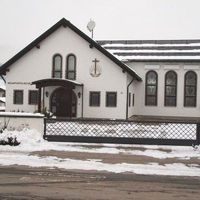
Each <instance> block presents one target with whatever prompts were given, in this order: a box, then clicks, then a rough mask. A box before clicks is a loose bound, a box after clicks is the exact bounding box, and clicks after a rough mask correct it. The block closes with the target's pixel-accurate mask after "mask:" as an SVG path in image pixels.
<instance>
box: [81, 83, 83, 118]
mask: <svg viewBox="0 0 200 200" xmlns="http://www.w3.org/2000/svg"><path fill="white" fill-rule="evenodd" d="M81 96H82V103H81V104H82V109H81V118H83V85H82V95H81Z"/></svg>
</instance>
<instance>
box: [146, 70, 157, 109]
mask: <svg viewBox="0 0 200 200" xmlns="http://www.w3.org/2000/svg"><path fill="white" fill-rule="evenodd" d="M157 89H158V75H157V73H156V72H155V71H148V72H147V73H146V88H145V94H146V95H145V105H147V106H156V105H157Z"/></svg>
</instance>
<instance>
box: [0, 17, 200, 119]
mask: <svg viewBox="0 0 200 200" xmlns="http://www.w3.org/2000/svg"><path fill="white" fill-rule="evenodd" d="M61 21H62V20H61ZM65 21H66V20H64V22H65ZM66 23H68V22H66ZM72 26H73V25H72ZM77 30H78V29H77V28H76V27H75V28H73V27H71V28H70V27H68V26H67V25H66V24H65V23H64V24H63V25H62V24H61V26H59V27H58V28H56V29H55V30H54V31H52V32H51V33H50V34H48V35H47V36H45V37H44V38H43V39H40V40H39V39H37V40H36V42H33V43H35V44H34V45H33V46H31V47H30V48H29V46H27V47H26V48H27V49H28V50H27V49H26V48H25V50H24V51H26V53H23V50H22V52H21V53H22V54H23V55H22V56H21V57H20V56H18V55H17V56H16V57H19V58H17V59H16V58H15V57H14V58H12V59H13V60H14V61H13V60H12V59H11V60H10V63H11V64H10V63H9V61H8V62H7V63H5V64H4V65H3V66H2V68H3V69H4V68H5V69H4V71H3V70H1V69H0V72H1V71H2V72H3V73H5V72H6V111H15V112H17V111H23V112H37V111H38V109H39V106H38V105H37V104H35V105H30V104H29V90H37V89H38V87H39V86H38V85H37V88H36V85H34V84H32V82H35V81H40V80H47V79H52V70H53V57H54V55H56V54H59V55H61V56H62V78H61V79H62V80H66V77H65V73H66V66H67V63H66V62H67V56H68V55H70V54H74V55H75V57H76V79H75V80H74V81H76V83H77V84H75V83H74V85H73V92H74V94H75V97H76V116H74V117H78V118H79V117H85V118H109V119H126V118H129V117H131V116H134V115H136V116H165V117H199V116H200V91H199V84H200V78H199V77H200V60H199V61H198V60H197V59H198V58H199V59H200V55H199V57H198V56H196V54H194V55H195V57H191V56H192V55H193V54H192V53H191V52H189V53H188V52H187V51H188V50H187V48H189V50H190V49H191V46H192V45H191V46H190V47H184V48H185V49H186V50H185V51H186V52H184V55H185V54H188V55H191V56H190V57H188V59H189V60H191V62H190V61H189V60H186V61H187V62H184V61H183V60H182V58H181V57H180V55H181V53H180V52H179V51H180V48H181V46H183V44H181V45H180V46H178V44H175V45H172V44H168V46H167V47H166V45H165V44H164V45H163V41H162V42H160V43H161V44H160V46H158V45H157V43H156V42H154V44H151V43H152V41H148V42H149V43H150V44H142V45H141V46H140V47H139V46H138V44H140V43H141V41H139V42H138V43H137V42H135V41H130V42H129V43H130V44H128V42H127V41H126V42H124V44H123V45H122V46H121V47H120V48H119V50H118V57H117V56H116V55H115V53H116V52H117V50H116V49H115V48H117V46H118V44H115V43H113V44H111V43H109V44H111V45H110V48H111V49H112V50H113V51H112V52H111V53H112V54H114V56H116V57H117V58H118V59H119V60H118V59H117V58H116V57H114V56H113V55H112V54H110V53H109V52H108V51H106V50H105V49H109V45H107V46H106V45H105V49H103V50H101V49H100V48H99V47H98V45H97V46H95V45H94V44H96V42H94V41H92V40H91V39H87V38H88V37H87V36H86V35H84V34H83V33H81V34H79V33H78V32H79V30H78V31H77ZM184 42H185V43H187V44H188V41H184ZM103 43H104V44H105V41H103ZM179 43H180V42H179ZM30 45H31V44H30ZM126 45H127V46H128V50H127V51H126V52H125V51H124V50H123V49H125V46H126ZM193 45H198V44H196V41H195V44H193ZM103 46H104V45H103ZM171 46H172V47H173V49H176V48H177V49H178V50H173V49H172V50H169V48H171ZM144 47H148V49H147V50H146V52H142V53H141V51H143V50H138V48H141V49H143V48H144ZM113 48H114V49H113ZM134 48H135V50H134ZM153 48H155V49H154V50H149V49H153ZM159 48H160V49H164V50H163V52H162V53H161V54H160V55H161V56H160V57H159V58H158V59H157V56H155V55H159V53H158V50H157V49H159ZM130 49H132V50H130ZM199 49H200V41H199ZM150 51H152V52H150ZM172 51H174V55H176V54H177V55H179V54H180V55H179V56H177V57H176V58H175V56H174V55H173V54H172ZM149 52H150V53H149ZM177 52H178V53H177ZM126 53H127V57H125V56H126V55H125V54H126ZM140 53H141V57H139V54H140ZM148 54H149V55H151V54H152V55H153V54H155V55H154V58H153V60H154V61H151V60H150V59H149V57H148V56H149V55H148ZM124 55H125V56H124ZM144 55H147V57H148V58H147V60H146V61H142V60H140V59H144V60H145V57H144ZM163 55H166V56H167V59H169V55H171V57H170V59H171V60H170V59H169V62H167V61H166V60H167V59H166V58H164V56H163ZM95 59H97V60H98V61H99V62H98V63H97V64H98V66H99V67H100V68H99V69H100V76H98V77H94V76H91V67H93V66H94V60H95ZM148 59H149V60H148ZM156 59H157V60H156ZM162 59H165V61H163V62H162ZM173 59H180V60H176V62H173ZM184 59H186V57H184ZM193 59H194V60H195V61H194V60H193ZM120 60H121V61H120ZM123 60H124V63H125V64H124V63H122V61H123ZM150 70H153V71H155V72H156V73H157V75H158V83H157V85H158V87H157V104H156V105H154V106H147V105H145V98H146V96H145V92H146V91H145V90H146V88H145V83H146V81H145V79H146V73H147V72H148V71H150ZM170 70H172V71H174V72H176V74H177V97H176V105H175V106H165V105H164V99H165V74H166V73H167V72H168V71H170ZM188 71H193V72H195V73H196V75H197V84H196V86H197V87H196V88H197V96H196V106H194V107H186V106H184V81H185V80H184V77H185V74H186V72H188ZM135 72H136V73H135ZM138 77H139V78H138ZM140 77H141V80H142V81H140ZM54 80H55V79H54ZM71 83H72V82H70V81H69V84H71ZM81 84H82V85H81ZM60 87H61V85H59V86H58V85H46V86H41V87H40V88H41V98H40V105H41V110H42V109H45V110H47V111H52V107H51V102H52V96H53V94H54V91H55V90H56V89H58V88H60ZM15 90H23V103H22V104H21V105H19V104H15V103H14V99H13V98H14V96H13V94H14V91H15ZM39 90H40V89H39ZM90 92H100V105H99V106H91V105H90ZM107 92H115V93H116V94H117V99H116V101H117V104H116V106H113V107H108V106H107V105H106V93H107ZM38 104H39V103H38Z"/></svg>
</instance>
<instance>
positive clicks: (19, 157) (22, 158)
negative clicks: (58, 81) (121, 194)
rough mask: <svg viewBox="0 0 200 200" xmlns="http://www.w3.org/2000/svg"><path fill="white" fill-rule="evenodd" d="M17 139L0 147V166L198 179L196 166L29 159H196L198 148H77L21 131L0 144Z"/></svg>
mask: <svg viewBox="0 0 200 200" xmlns="http://www.w3.org/2000/svg"><path fill="white" fill-rule="evenodd" d="M8 136H9V137H17V140H18V141H19V142H21V144H20V145H19V146H1V145H0V165H6V166H7V165H26V166H32V167H50V168H52V167H53V168H54V167H58V168H64V169H77V170H99V171H108V172H114V173H122V172H133V173H136V174H157V175H177V176H200V167H199V165H194V164H193V165H185V164H183V163H173V164H165V165H159V164H158V163H148V164H130V163H117V164H110V163H103V162H102V161H101V160H93V159H90V160H75V159H67V158H65V159H62V158H58V157H53V156H43V157H40V156H38V155H30V153H31V152H36V151H49V150H55V151H70V152H87V153H104V154H108V153H109V154H122V156H123V154H126V155H133V156H134V155H141V156H142V155H143V156H149V157H153V158H158V159H166V158H176V159H177V162H178V159H179V160H181V159H190V158H196V159H200V148H196V149H194V148H192V147H176V146H147V145H117V144H115V145H113V144H112V145H111V144H79V143H54V142H47V141H45V140H43V139H42V135H41V133H38V132H37V131H35V130H28V129H25V130H23V131H21V132H18V131H12V132H11V131H4V133H2V134H0V140H2V139H4V140H5V139H7V137H8Z"/></svg>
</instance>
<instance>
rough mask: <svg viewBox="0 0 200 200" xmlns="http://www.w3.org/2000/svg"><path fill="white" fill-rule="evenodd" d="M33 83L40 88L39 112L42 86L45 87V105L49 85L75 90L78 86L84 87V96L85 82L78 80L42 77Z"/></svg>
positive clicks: (39, 109)
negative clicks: (46, 88)
mask: <svg viewBox="0 0 200 200" xmlns="http://www.w3.org/2000/svg"><path fill="white" fill-rule="evenodd" d="M32 85H36V88H38V112H41V106H42V105H41V101H42V99H41V97H42V92H41V90H42V88H43V107H44V96H45V94H44V93H45V87H48V86H60V87H64V88H65V89H67V90H69V91H70V90H71V91H72V90H73V89H75V87H76V86H81V87H82V96H83V84H82V83H79V82H77V81H73V80H69V79H61V78H49V79H41V80H37V81H34V82H32ZM82 110H83V98H82Z"/></svg>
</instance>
